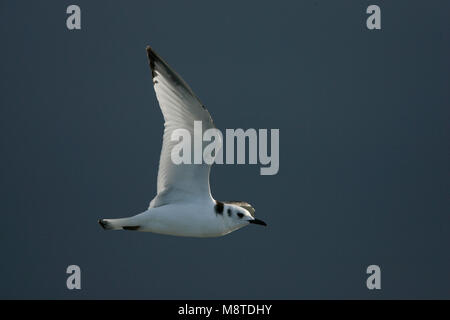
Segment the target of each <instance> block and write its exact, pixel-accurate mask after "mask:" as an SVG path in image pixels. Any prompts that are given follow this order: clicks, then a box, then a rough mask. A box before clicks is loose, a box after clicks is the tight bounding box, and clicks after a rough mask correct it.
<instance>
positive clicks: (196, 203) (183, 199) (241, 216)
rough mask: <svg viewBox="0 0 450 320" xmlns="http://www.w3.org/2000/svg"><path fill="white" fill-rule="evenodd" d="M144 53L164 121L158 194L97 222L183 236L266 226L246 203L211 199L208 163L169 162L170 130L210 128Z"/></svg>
mask: <svg viewBox="0 0 450 320" xmlns="http://www.w3.org/2000/svg"><path fill="white" fill-rule="evenodd" d="M147 54H148V58H149V62H150V67H151V71H152V78H153V84H154V88H155V92H156V97H157V98H158V101H159V105H160V107H161V111H162V113H163V116H164V120H165V122H164V135H163V145H162V150H161V157H160V161H159V170H158V183H157V195H156V196H155V198H154V199H153V200H152V201H151V202H150V206H149V208H148V210H146V211H144V212H142V213H140V214H138V215H135V216H132V217H129V218H121V219H100V220H99V223H100V225H101V226H102V227H103V228H104V229H106V230H122V229H123V230H134V231H144V232H154V233H160V234H167V235H174V236H186V237H218V236H222V235H225V234H228V233H230V232H232V231H235V230H237V229H239V228H242V227H244V226H246V225H248V224H250V223H254V224H260V225H266V224H265V223H264V222H263V221H261V220H259V219H255V217H254V212H255V210H254V209H253V207H252V206H251V205H249V204H248V203H246V202H240V201H238V202H220V201H216V200H214V199H213V198H212V196H211V191H210V187H209V173H210V169H211V165H208V164H206V163H202V164H174V163H173V162H172V159H171V151H172V148H173V147H174V145H176V142H175V141H172V140H171V136H172V133H173V132H174V130H176V129H185V130H188V131H189V132H190V133H192V134H193V132H194V122H195V121H201V124H202V129H209V128H215V127H214V123H213V121H212V118H211V116H210V114H209V112H208V110H206V108H205V107H204V106H203V104H202V103H201V102H200V101H199V99H198V98H197V97H196V96H195V94H194V93H193V92H192V90H191V89H190V88H189V86H188V85H187V84H186V83H185V82H184V80H183V79H182V78H181V77H180V76H179V75H178V74H176V72H175V71H173V70H172V69H171V68H170V67H169V66H168V64H167V63H166V62H165V61H164V60H162V59H161V58H160V57H159V56H158V55H157V54H156V53H155V52H154V51H153V50H152V49H151V48H150V47H147ZM219 142H220V143H221V141H219ZM191 154H192V153H191ZM191 163H194V162H193V161H192V162H191Z"/></svg>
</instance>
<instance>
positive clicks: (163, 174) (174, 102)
mask: <svg viewBox="0 0 450 320" xmlns="http://www.w3.org/2000/svg"><path fill="white" fill-rule="evenodd" d="M147 55H148V59H149V63H150V68H151V71H152V78H153V85H154V88H155V92H156V97H157V99H158V101H159V106H160V108H161V111H162V114H163V116H164V136H163V145H162V150H161V157H160V160H159V171H158V184H157V195H156V197H155V198H154V199H153V200H152V201H151V203H150V208H154V207H159V206H162V205H164V204H167V203H172V202H177V201H183V200H190V201H192V200H193V197H194V198H200V197H210V195H211V193H210V188H209V172H210V169H211V166H210V165H208V164H205V163H203V161H202V164H193V163H194V162H193V157H194V152H193V151H194V150H193V147H192V148H191V155H192V159H191V162H190V163H191V164H178V165H176V164H174V163H173V162H172V159H171V152H172V148H173V147H174V146H175V145H177V144H178V143H179V142H178V141H171V136H172V133H173V132H174V130H176V129H181V128H183V129H186V130H188V131H189V132H190V134H191V144H192V145H193V140H194V121H201V122H202V130H203V132H204V131H205V130H207V129H210V128H214V127H215V126H214V123H213V121H212V118H211V115H210V114H209V112H208V110H206V108H205V106H204V105H203V104H202V103H201V102H200V100H199V99H198V98H197V97H196V96H195V94H194V93H193V92H192V90H191V88H190V87H189V86H188V85H187V83H186V82H184V80H183V79H182V78H181V77H180V76H179V75H178V74H177V73H176V72H175V71H173V70H172V69H171V68H170V67H169V65H168V64H167V63H166V62H165V61H164V60H163V59H162V58H161V57H160V56H159V55H158V54H157V53H156V52H155V51H153V49H152V48H150V47H147ZM217 143H220V145H221V141H220V142H219V141H218V142H217ZM202 145H203V144H202ZM202 151H203V148H202Z"/></svg>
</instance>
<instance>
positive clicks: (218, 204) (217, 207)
mask: <svg viewBox="0 0 450 320" xmlns="http://www.w3.org/2000/svg"><path fill="white" fill-rule="evenodd" d="M214 210H215V211H216V213H218V214H222V213H223V202H220V201H216V205H215V206H214Z"/></svg>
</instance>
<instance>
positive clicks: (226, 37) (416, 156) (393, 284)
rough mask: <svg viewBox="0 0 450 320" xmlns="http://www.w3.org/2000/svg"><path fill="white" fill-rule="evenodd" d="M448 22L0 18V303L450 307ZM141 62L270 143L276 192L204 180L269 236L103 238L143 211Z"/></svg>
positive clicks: (115, 14) (59, 8)
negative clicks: (74, 268)
mask: <svg viewBox="0 0 450 320" xmlns="http://www.w3.org/2000/svg"><path fill="white" fill-rule="evenodd" d="M71 4H77V5H78V6H79V7H80V8H81V29H80V30H68V29H67V27H66V19H67V17H68V14H66V8H67V7H68V6H69V5H71ZM371 4H377V5H378V6H379V7H380V9H381V29H380V30H369V29H368V28H367V27H366V19H367V18H368V16H369V15H368V14H367V13H366V9H367V7H368V6H369V5H371ZM449 21H450V3H449V2H448V1H437V0H436V1H432V2H431V3H430V2H425V1H404V0H402V1H376V2H372V1H350V0H343V1H331V0H330V1H324V0H315V1H312V0H311V1H310V0H307V1H277V2H274V1H258V2H242V1H226V2H225V1H222V2H211V1H189V2H186V1H184V2H182V1H106V0H102V1H84V0H83V1H81V0H80V1H76V2H73V1H70V2H69V1H56V0H53V1H39V2H37V1H4V0H2V1H0V36H1V38H2V46H1V50H0V68H1V74H2V77H1V78H0V92H1V96H0V99H1V100H0V101H1V103H0V150H1V157H0V176H1V179H0V199H1V201H0V212H1V218H2V230H1V232H0V250H1V252H2V258H1V263H0V283H1V285H0V298H3V299H417V298H425V299H429V298H437V299H443V298H446V299H449V298H450V291H449V290H448V289H449V285H450V272H449V270H450V250H449V243H450V232H449V231H450V219H449V212H450V210H449V209H450V203H449V202H450V198H449V187H450V161H449V141H450V126H449V120H450V108H449V98H450V91H449V84H450V83H449V82H450V81H449V80H450V79H449V74H450V73H449V71H450V60H449V56H450V41H449V35H450V28H449ZM147 45H151V46H152V47H153V48H154V49H155V50H156V51H157V52H158V53H159V54H160V55H161V56H162V57H163V58H164V59H165V60H166V61H167V62H168V63H169V64H170V65H171V66H172V67H173V69H175V70H176V71H177V72H178V73H179V74H180V75H181V76H182V77H183V78H184V80H186V82H187V83H189V85H190V86H191V88H192V89H193V90H194V92H195V93H196V95H197V96H198V97H199V98H200V99H201V101H202V102H203V103H204V104H205V105H206V106H207V108H208V110H209V112H210V113H211V115H212V117H213V119H214V122H215V124H216V126H217V127H218V128H219V129H220V130H222V131H223V132H224V131H225V130H226V129H228V128H230V129H236V128H243V129H248V128H255V129H268V130H270V129H279V136H280V145H279V147H280V163H279V172H278V174H276V175H271V176H267V175H266V176H263V175H260V165H249V164H247V165H215V166H213V168H212V172H211V189H212V194H213V196H214V197H215V198H216V199H218V200H230V199H231V200H244V201H247V202H249V203H251V204H252V205H253V207H254V208H255V209H256V216H257V217H258V218H260V219H262V220H264V221H266V222H267V224H268V227H267V228H262V227H259V226H248V227H245V228H243V229H241V230H238V231H236V232H233V233H231V234H229V235H226V236H224V237H220V238H210V239H196V238H181V237H171V236H164V235H157V234H152V233H141V232H125V231H114V232H112V231H108V232H106V231H104V230H102V228H101V227H100V226H99V225H98V223H97V220H98V219H99V218H104V217H108V218H119V217H124V216H130V215H134V214H137V213H140V212H142V211H144V210H146V209H147V207H148V204H149V202H150V200H151V199H152V198H153V197H154V195H155V193H156V178H157V168H158V161H159V155H160V150H161V141H162V132H163V118H162V115H161V112H160V109H159V106H158V102H157V100H156V96H155V93H154V90H153V88H152V81H151V75H150V71H149V68H148V62H147V56H146V51H145V48H146V46H147ZM69 265H78V266H79V267H80V269H81V289H80V290H68V288H67V287H66V280H67V277H68V276H69V275H68V274H67V273H66V269H67V267H68V266H69ZM369 265H378V266H379V267H380V270H381V290H369V289H368V288H367V286H366V280H367V277H368V274H367V273H366V270H367V267H368V266H369Z"/></svg>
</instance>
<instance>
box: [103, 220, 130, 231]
mask: <svg viewBox="0 0 450 320" xmlns="http://www.w3.org/2000/svg"><path fill="white" fill-rule="evenodd" d="M123 220H124V219H100V220H98V223H99V224H100V225H101V226H102V228H103V229H105V230H122V229H123V226H124V224H123Z"/></svg>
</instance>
